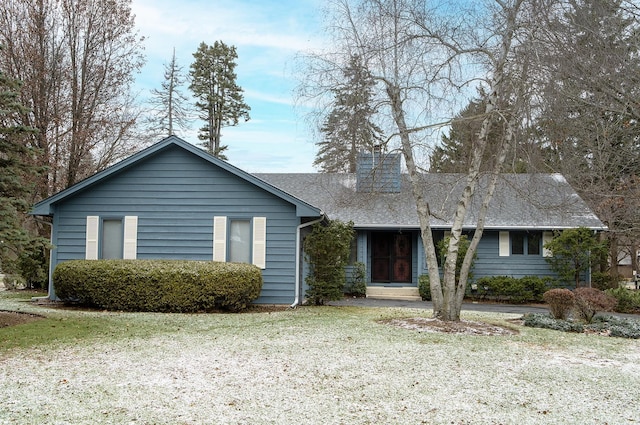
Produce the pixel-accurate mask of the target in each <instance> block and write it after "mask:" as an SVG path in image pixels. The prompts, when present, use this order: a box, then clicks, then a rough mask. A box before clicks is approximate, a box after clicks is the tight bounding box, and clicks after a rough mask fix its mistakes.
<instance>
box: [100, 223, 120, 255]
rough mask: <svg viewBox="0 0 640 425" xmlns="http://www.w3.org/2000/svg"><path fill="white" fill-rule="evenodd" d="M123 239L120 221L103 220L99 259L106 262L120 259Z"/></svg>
mask: <svg viewBox="0 0 640 425" xmlns="http://www.w3.org/2000/svg"><path fill="white" fill-rule="evenodd" d="M123 238H124V231H123V230H122V220H103V222H102V257H101V258H104V259H106V260H109V259H119V258H122V245H123Z"/></svg>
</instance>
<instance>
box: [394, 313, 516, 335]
mask: <svg viewBox="0 0 640 425" xmlns="http://www.w3.org/2000/svg"><path fill="white" fill-rule="evenodd" d="M385 323H388V324H389V325H392V326H398V327H400V328H404V329H413V330H416V331H418V332H433V333H453V334H464V335H485V336H492V335H516V334H518V333H519V332H518V331H517V330H516V329H512V328H510V327H505V326H498V325H492V324H490V323H484V322H476V321H472V320H460V321H458V322H444V321H442V320H438V319H430V318H425V317H411V318H406V319H390V320H386V321H385ZM514 324H516V323H514Z"/></svg>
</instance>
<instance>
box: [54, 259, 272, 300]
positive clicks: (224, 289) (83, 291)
mask: <svg viewBox="0 0 640 425" xmlns="http://www.w3.org/2000/svg"><path fill="white" fill-rule="evenodd" d="M53 284H54V288H55V291H56V295H57V296H58V297H59V298H60V299H62V300H63V301H67V302H74V303H79V304H81V305H87V306H93V307H99V308H105V309H108V310H122V311H158V312H198V311H211V310H214V309H224V310H229V311H239V310H242V309H245V308H246V307H247V306H248V305H249V304H250V303H251V302H252V301H253V300H255V299H256V298H258V296H260V290H261V289H262V274H261V272H260V269H259V268H258V267H256V266H253V265H250V264H240V263H219V262H205V261H175V260H74V261H66V262H63V263H60V264H58V266H57V267H56V269H55V270H54V273H53Z"/></svg>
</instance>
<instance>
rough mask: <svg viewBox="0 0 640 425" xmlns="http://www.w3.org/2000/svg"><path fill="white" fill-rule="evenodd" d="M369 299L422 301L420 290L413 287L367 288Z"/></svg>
mask: <svg viewBox="0 0 640 425" xmlns="http://www.w3.org/2000/svg"><path fill="white" fill-rule="evenodd" d="M367 298H376V299H380V300H402V301H420V300H422V298H421V297H420V293H419V292H418V288H416V287H413V286H405V287H391V286H367Z"/></svg>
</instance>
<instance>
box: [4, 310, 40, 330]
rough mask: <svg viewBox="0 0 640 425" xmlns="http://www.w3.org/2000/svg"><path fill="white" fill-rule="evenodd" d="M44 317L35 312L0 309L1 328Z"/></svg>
mask: <svg viewBox="0 0 640 425" xmlns="http://www.w3.org/2000/svg"><path fill="white" fill-rule="evenodd" d="M40 319H42V317H41V316H36V315H35V314H26V313H16V312H14V311H0V328H4V327H7V326H15V325H22V324H23V323H29V322H32V321H34V320H40Z"/></svg>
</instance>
